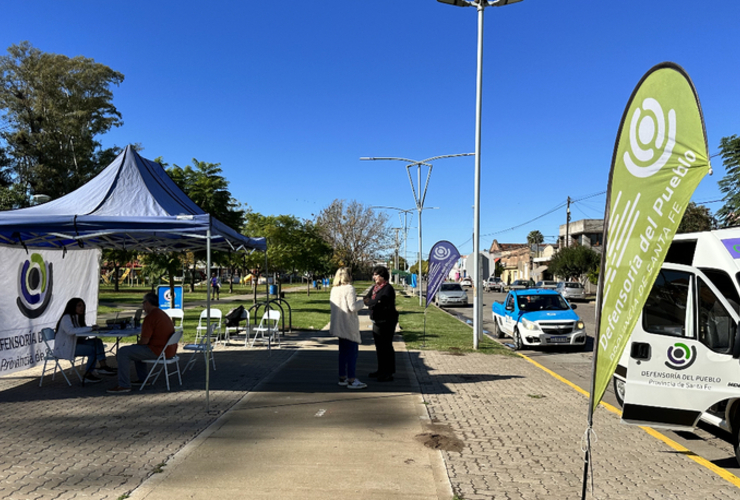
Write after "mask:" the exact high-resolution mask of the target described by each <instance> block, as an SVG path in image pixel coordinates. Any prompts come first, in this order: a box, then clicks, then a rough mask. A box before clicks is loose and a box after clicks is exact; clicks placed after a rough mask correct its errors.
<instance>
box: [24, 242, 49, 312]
mask: <svg viewBox="0 0 740 500" xmlns="http://www.w3.org/2000/svg"><path fill="white" fill-rule="evenodd" d="M52 276H53V268H52V264H51V262H44V259H43V257H41V255H40V254H37V253H33V254H31V257H30V258H29V259H28V260H26V261H24V262H23V263H22V264H21V266H20V269H19V270H18V299H17V300H16V303H17V304H18V309H19V310H20V311H21V314H23V315H24V316H25V317H27V318H38V317H39V316H41V315H42V314H44V311H46V308H47V307H48V306H49V302H51V295H52V284H53V279H52Z"/></svg>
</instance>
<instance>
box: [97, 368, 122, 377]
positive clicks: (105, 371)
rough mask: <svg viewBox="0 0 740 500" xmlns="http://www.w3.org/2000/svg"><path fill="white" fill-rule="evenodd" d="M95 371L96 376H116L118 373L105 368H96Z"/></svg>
mask: <svg viewBox="0 0 740 500" xmlns="http://www.w3.org/2000/svg"><path fill="white" fill-rule="evenodd" d="M96 371H97V372H98V375H116V374H117V373H118V372H117V371H116V370H114V369H112V368H109V367H107V366H106V367H105V368H98V369H97V370H96Z"/></svg>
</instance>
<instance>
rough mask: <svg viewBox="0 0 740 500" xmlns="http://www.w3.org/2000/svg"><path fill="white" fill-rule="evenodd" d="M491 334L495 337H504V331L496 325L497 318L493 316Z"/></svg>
mask: <svg viewBox="0 0 740 500" xmlns="http://www.w3.org/2000/svg"><path fill="white" fill-rule="evenodd" d="M493 335H494V336H495V337H496V338H497V339H502V338H504V332H503V330H501V327H500V326H498V319H496V318H495V317H494V318H493Z"/></svg>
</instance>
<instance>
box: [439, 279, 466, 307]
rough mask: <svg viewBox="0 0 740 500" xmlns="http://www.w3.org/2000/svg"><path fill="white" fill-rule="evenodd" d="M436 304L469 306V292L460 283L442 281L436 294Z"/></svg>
mask: <svg viewBox="0 0 740 500" xmlns="http://www.w3.org/2000/svg"><path fill="white" fill-rule="evenodd" d="M434 304H435V305H436V306H437V307H439V306H467V305H468V294H467V292H465V290H463V288H462V286H460V283H442V286H440V288H439V291H438V292H437V295H435V296H434Z"/></svg>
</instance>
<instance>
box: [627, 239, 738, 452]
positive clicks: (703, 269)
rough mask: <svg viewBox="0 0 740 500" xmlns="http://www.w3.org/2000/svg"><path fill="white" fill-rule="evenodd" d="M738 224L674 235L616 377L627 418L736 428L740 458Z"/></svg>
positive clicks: (640, 421) (676, 426)
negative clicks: (727, 227) (699, 423)
mask: <svg viewBox="0 0 740 500" xmlns="http://www.w3.org/2000/svg"><path fill="white" fill-rule="evenodd" d="M739 280H740V228H731V229H720V230H716V231H706V232H701V233H686V234H680V235H676V237H675V239H674V241H673V242H672V243H671V246H670V248H669V249H668V254H667V256H666V260H665V263H664V264H663V266H662V267H661V270H660V272H659V273H658V276H657V278H656V280H655V284H654V285H653V288H652V290H651V291H650V295H649V296H648V299H647V302H646V303H645V306H644V307H643V310H642V313H641V315H640V318H639V319H638V322H637V325H636V326H635V329H634V330H633V332H632V336H631V337H630V340H629V343H628V344H627V347H626V348H625V350H624V353H623V355H622V358H621V359H620V361H619V366H618V367H617V370H616V372H615V375H614V388H615V393H616V394H617V399H618V400H619V402H620V403H621V404H622V405H623V412H622V420H623V421H625V422H627V423H630V424H639V425H648V426H651V427H662V428H668V429H684V430H691V429H693V428H694V427H695V426H696V424H697V423H698V421H699V419H701V420H703V421H706V422H708V423H710V424H713V425H716V426H718V427H720V428H722V429H725V430H726V431H729V432H730V433H732V436H733V440H734V443H733V445H734V448H735V454H736V457H737V458H738V463H740V447H739V446H738V441H739V438H740V360H739V358H740V337H739V334H740V332H738V324H739V322H740V282H739Z"/></svg>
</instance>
